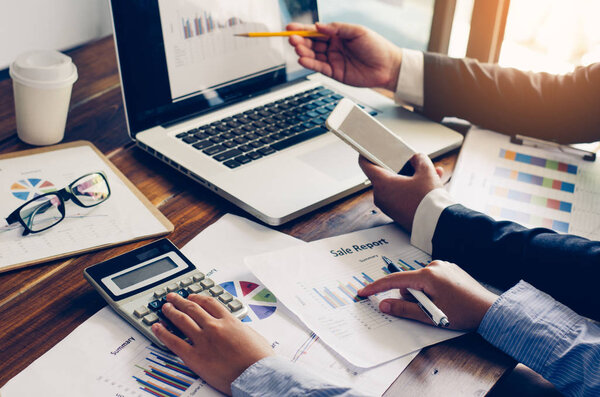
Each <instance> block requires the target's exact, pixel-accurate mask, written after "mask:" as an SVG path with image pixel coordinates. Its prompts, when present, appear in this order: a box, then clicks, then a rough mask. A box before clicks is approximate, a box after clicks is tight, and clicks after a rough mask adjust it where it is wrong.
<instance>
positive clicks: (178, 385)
mask: <svg viewBox="0 0 600 397" xmlns="http://www.w3.org/2000/svg"><path fill="white" fill-rule="evenodd" d="M96 381H97V382H98V383H99V386H100V387H102V388H103V389H106V390H107V391H108V390H111V391H114V392H117V393H119V394H120V395H122V396H124V397H125V396H126V397H130V396H131V397H133V396H136V397H144V396H156V397H165V396H166V397H179V396H183V395H184V394H188V393H187V392H188V391H191V390H190V389H191V388H192V387H194V388H197V387H198V386H200V387H203V386H204V385H205V383H204V382H203V381H202V380H199V379H198V376H197V375H195V374H194V373H193V372H192V370H190V369H189V368H188V367H186V366H185V365H184V364H183V362H182V361H181V359H180V358H178V357H177V356H175V355H173V354H170V353H167V352H164V351H162V350H160V349H158V348H156V347H154V345H149V344H145V346H140V347H139V348H138V351H137V354H136V355H135V358H134V359H132V360H129V361H127V362H124V363H123V364H122V366H117V367H115V368H113V369H112V371H110V372H109V373H107V374H103V375H100V376H98V377H97V378H96Z"/></svg>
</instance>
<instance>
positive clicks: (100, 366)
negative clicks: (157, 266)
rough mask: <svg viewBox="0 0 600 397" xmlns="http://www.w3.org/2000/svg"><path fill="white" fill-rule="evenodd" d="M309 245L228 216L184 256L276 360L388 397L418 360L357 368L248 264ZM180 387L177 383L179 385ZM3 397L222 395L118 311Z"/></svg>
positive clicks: (40, 363)
mask: <svg viewBox="0 0 600 397" xmlns="http://www.w3.org/2000/svg"><path fill="white" fill-rule="evenodd" d="M302 244H304V243H303V242H302V241H300V240H297V239H294V238H292V237H290V236H288V235H285V234H283V233H280V232H277V231H274V230H272V229H269V228H266V227H264V226H261V225H258V224H257V223H254V222H251V221H249V220H247V219H245V218H240V217H237V216H234V215H225V216H223V217H222V218H221V219H220V220H219V221H217V222H216V223H214V224H213V225H211V226H209V227H208V228H207V229H205V230H204V231H203V232H202V233H200V234H199V235H198V236H197V237H195V238H194V239H192V240H191V241H190V242H189V243H188V244H187V245H186V246H185V247H183V248H182V252H183V253H184V254H185V255H186V257H188V258H189V259H190V260H191V261H192V262H193V263H194V264H196V266H198V268H199V269H200V270H201V271H203V272H205V273H206V274H207V275H209V276H210V277H211V278H212V279H213V280H215V282H216V283H217V284H219V285H221V286H222V287H223V288H224V289H226V290H227V291H229V292H231V293H232V294H233V295H235V296H236V297H237V299H240V300H242V301H243V302H244V303H245V304H246V305H247V306H248V309H249V312H248V317H246V318H244V319H243V320H242V321H243V322H244V323H246V324H247V325H249V326H250V327H252V328H254V329H255V330H256V331H257V332H258V333H260V334H261V335H262V336H264V337H265V338H266V339H267V341H269V343H270V344H271V346H273V348H274V350H275V352H276V353H277V354H278V355H280V356H282V357H285V358H287V359H289V360H290V361H291V362H294V363H297V365H298V366H300V367H303V368H305V369H308V370H311V371H313V372H314V373H315V376H318V377H320V378H321V379H324V380H326V381H328V382H331V383H333V384H336V385H340V386H347V387H352V388H354V389H355V390H357V391H359V392H360V393H363V394H365V395H371V394H375V395H381V394H383V393H384V392H385V391H386V389H387V388H388V387H389V386H390V385H391V384H392V382H393V381H394V380H395V379H396V378H397V377H398V375H400V373H401V372H402V371H403V370H404V369H405V368H406V367H407V366H408V364H409V363H410V362H411V360H412V359H413V358H414V356H415V355H416V353H415V354H412V355H409V356H404V357H402V358H399V359H397V360H394V361H391V362H389V363H387V364H385V365H381V366H378V367H376V368H373V369H369V370H362V369H358V368H354V367H352V366H349V365H348V364H347V363H346V362H345V360H343V359H342V358H340V357H339V356H338V355H337V354H335V352H332V351H331V350H330V349H329V348H328V347H327V346H325V344H324V343H323V342H321V340H320V339H319V337H318V336H317V335H316V334H315V333H314V332H312V331H311V330H309V329H308V328H306V327H305V326H304V325H302V324H301V323H300V322H298V321H297V320H296V319H294V317H293V316H292V315H291V314H290V313H289V312H288V311H287V309H286V308H285V307H284V305H282V304H281V302H280V300H279V299H278V297H277V296H275V295H273V294H272V293H271V291H270V290H268V289H267V288H265V286H264V285H262V284H261V283H260V281H258V280H257V279H256V277H254V276H253V275H252V274H251V273H250V271H249V270H248V268H247V267H246V266H245V265H244V263H243V258H244V257H245V256H247V255H256V254H259V253H263V252H265V251H267V250H273V249H282V248H287V247H291V246H297V245H302ZM174 380H175V381H174ZM0 394H1V395H2V397H24V396H32V397H33V396H60V397H71V396H73V397H76V396H77V397H79V396H98V397H100V396H121V397H145V396H146V397H150V396H171V397H172V396H182V397H191V396H193V397H200V396H202V397H205V396H219V395H222V394H221V393H219V392H218V391H216V390H215V389H213V388H212V387H210V386H208V385H207V384H206V383H205V382H204V381H203V380H202V379H199V378H198V377H197V376H196V375H195V374H194V373H193V372H192V371H191V370H190V369H189V368H188V367H187V366H186V365H185V363H183V362H182V361H181V360H180V359H179V358H178V357H176V356H174V355H172V354H169V353H167V352H164V351H162V350H160V349H158V348H157V347H156V346H154V345H152V344H151V343H150V341H149V340H148V339H146V338H145V337H144V336H143V335H142V334H140V333H139V332H138V331H137V330H136V329H135V328H133V327H132V326H130V325H129V324H128V323H127V322H126V321H125V320H123V319H122V318H121V317H120V316H119V315H118V314H116V313H115V312H114V311H113V310H112V309H111V308H110V307H105V308H103V309H102V310H100V311H99V312H98V313H96V314H95V315H93V316H92V317H90V318H89V319H88V320H87V321H85V322H84V323H83V324H81V325H80V326H79V327H77V328H76V329H75V330H74V331H73V332H72V333H71V334H69V335H68V336H67V337H66V338H65V339H63V340H62V341H61V342H60V343H58V344H57V345H56V346H54V347H53V348H52V349H50V350H49V351H48V352H47V353H45V354H44V355H43V356H41V357H40V358H39V359H37V360H36V361H34V362H33V363H32V364H31V365H30V366H29V367H27V368H26V369H25V370H23V371H22V372H21V373H19V374H18V375H17V376H15V377H14V378H12V379H11V380H10V381H8V383H7V384H6V385H4V386H3V387H2V389H0Z"/></svg>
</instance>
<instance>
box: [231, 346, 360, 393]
mask: <svg viewBox="0 0 600 397" xmlns="http://www.w3.org/2000/svg"><path fill="white" fill-rule="evenodd" d="M315 392H319V393H315ZM311 393H312V394H313V395H314V394H320V395H337V396H357V395H358V394H357V393H355V392H353V391H352V389H350V388H348V387H341V386H337V385H333V384H330V383H328V382H326V381H325V380H323V379H321V378H320V377H318V376H317V375H316V374H313V373H312V372H310V371H308V370H306V368H303V367H302V366H301V365H299V364H295V363H292V362H291V361H290V360H288V359H286V358H284V357H280V356H269V357H265V358H263V359H262V360H259V361H257V362H256V363H254V364H252V365H251V366H250V367H248V368H247V369H246V370H245V371H244V372H243V373H242V374H241V375H240V376H239V377H238V378H237V379H236V380H235V381H233V383H232V384H231V394H232V395H233V396H234V397H250V396H261V397H264V396H277V397H281V396H302V395H309V394H311Z"/></svg>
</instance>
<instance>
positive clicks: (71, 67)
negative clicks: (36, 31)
mask: <svg viewBox="0 0 600 397" xmlns="http://www.w3.org/2000/svg"><path fill="white" fill-rule="evenodd" d="M10 77H12V78H13V80H15V81H18V82H19V83H22V84H25V85H29V86H32V87H39V88H59V87H63V86H66V85H69V84H73V83H74V82H75V81H76V80H77V67H76V66H75V64H73V61H72V60H71V58H70V57H68V56H66V55H65V54H61V53H60V52H58V51H52V50H40V51H29V52H26V53H23V54H21V55H19V56H18V57H17V58H16V59H15V61H14V62H13V63H12V64H11V65H10Z"/></svg>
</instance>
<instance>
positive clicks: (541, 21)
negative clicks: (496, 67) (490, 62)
mask: <svg viewBox="0 0 600 397" xmlns="http://www.w3.org/2000/svg"><path fill="white" fill-rule="evenodd" d="M598 16H600V1H598V0H512V1H511V2H510V8H509V11H508V19H507V23H506V33H505V35H504V42H503V44H502V50H501V52H500V59H499V64H500V65H502V66H511V67H516V68H519V69H522V70H532V71H544V72H551V73H568V72H570V71H572V70H573V69H574V68H575V66H578V65H588V64H590V63H594V62H600V23H599V22H598Z"/></svg>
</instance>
